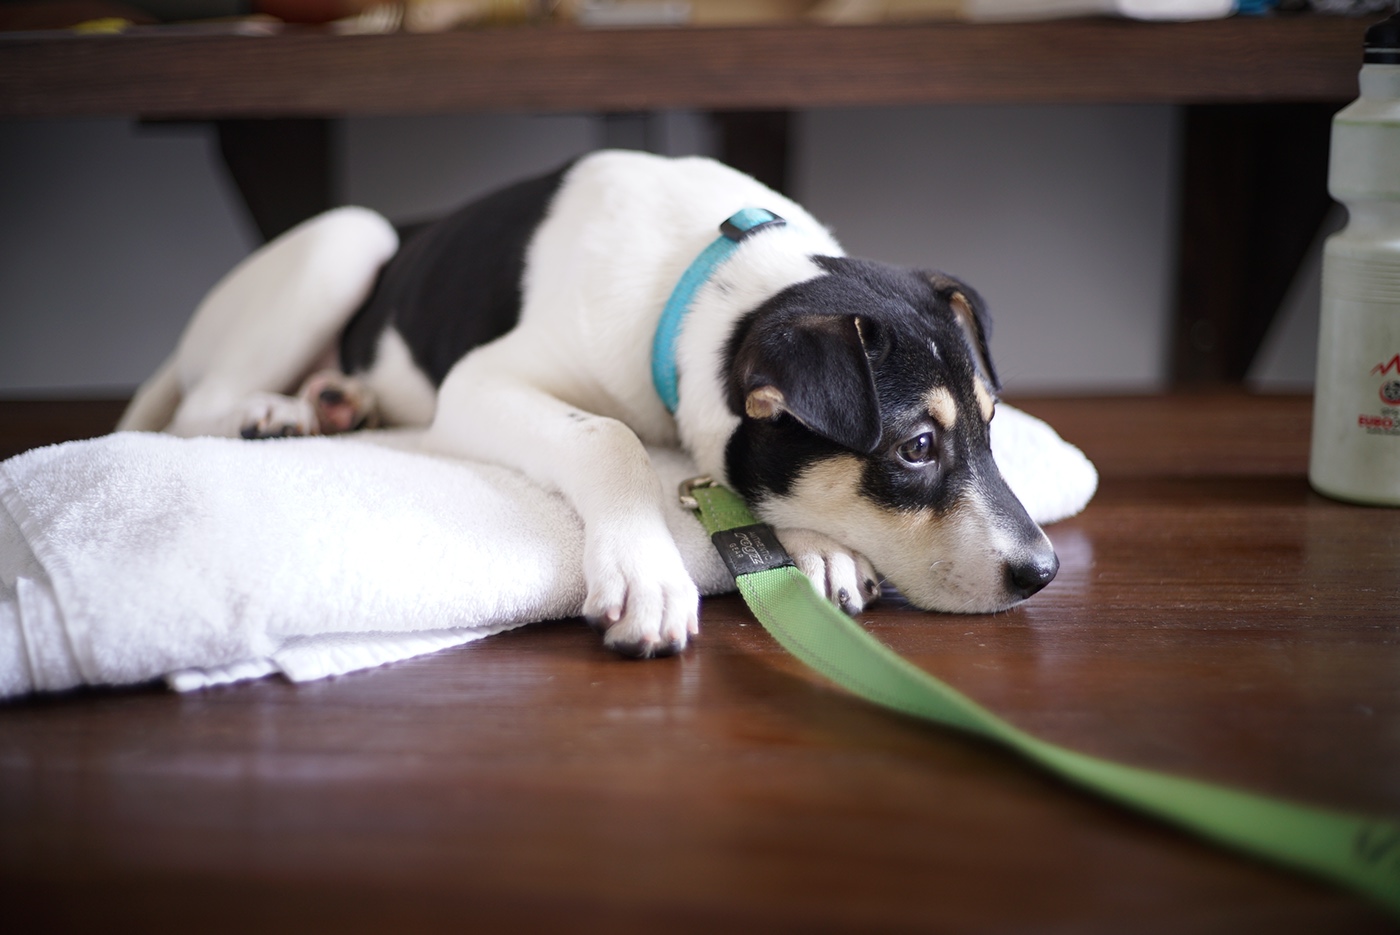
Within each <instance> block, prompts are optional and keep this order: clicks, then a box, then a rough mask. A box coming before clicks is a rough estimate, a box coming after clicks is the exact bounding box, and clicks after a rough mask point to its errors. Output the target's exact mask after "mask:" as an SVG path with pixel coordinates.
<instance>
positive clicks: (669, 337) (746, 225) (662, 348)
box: [651, 208, 787, 413]
mask: <svg viewBox="0 0 1400 935" xmlns="http://www.w3.org/2000/svg"><path fill="white" fill-rule="evenodd" d="M786 223H787V222H786V221H784V220H783V219H782V218H780V217H778V216H777V215H776V214H774V213H773V212H772V211H767V210H765V209H763V208H745V209H744V210H742V211H740V212H738V213H737V214H734V215H732V216H731V217H730V218H729V220H727V221H725V222H724V223H723V224H721V225H720V226H719V230H720V234H721V235H722V236H720V237H719V238H718V239H717V240H715V242H714V243H712V244H710V245H709V246H708V247H706V248H705V250H704V251H703V252H702V253H701V254H700V255H699V256H698V257H696V258H695V262H694V263H691V264H690V266H689V268H687V269H686V271H685V273H684V274H682V276H681V278H680V282H678V283H676V288H675V289H674V290H672V292H671V298H670V299H668V300H667V302H666V308H665V309H664V310H663V311H662V312H661V321H660V322H658V323H657V326H656V338H655V340H654V341H653V342H652V345H651V382H652V383H653V384H654V385H655V386H656V394H657V395H658V396H660V397H661V401H662V402H663V403H665V404H666V409H667V411H668V412H671V413H674V412H675V411H676V405H677V403H678V402H679V400H680V395H679V392H678V390H677V383H678V379H679V377H678V374H677V371H676V337H677V336H678V335H679V334H680V332H681V322H682V321H684V320H685V315H686V313H687V312H689V311H690V305H691V303H692V302H694V301H695V293H697V292H699V291H700V287H701V286H703V285H705V283H707V282H708V281H709V279H710V276H712V275H713V274H714V271H715V270H716V269H718V268H719V266H720V264H722V263H723V262H724V261H725V260H727V259H729V257H730V255H731V254H732V253H733V252H734V251H735V250H737V249H738V248H739V244H740V243H742V242H743V240H744V238H746V237H748V236H749V235H750V234H753V233H755V232H757V231H759V230H762V229H763V228H766V227H782V226H783V225H785V224H786Z"/></svg>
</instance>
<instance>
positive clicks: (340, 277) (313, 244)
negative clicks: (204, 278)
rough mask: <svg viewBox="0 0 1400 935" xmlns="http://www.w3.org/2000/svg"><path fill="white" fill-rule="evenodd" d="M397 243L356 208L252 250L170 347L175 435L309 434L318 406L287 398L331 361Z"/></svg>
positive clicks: (378, 221)
mask: <svg viewBox="0 0 1400 935" xmlns="http://www.w3.org/2000/svg"><path fill="white" fill-rule="evenodd" d="M397 247H398V236H397V235H396V234H395V233H394V229H393V227H392V226H391V225H390V224H389V222H388V221H386V220H384V218H382V217H380V216H379V215H378V214H375V213H374V212H372V211H367V210H365V209H363V208H338V209H336V210H334V211H329V212H327V213H325V214H322V215H320V216H318V217H315V218H312V219H311V220H309V221H306V222H304V223H302V224H300V225H298V226H297V227H294V228H293V229H292V230H290V231H288V232H287V233H285V234H283V235H282V236H280V237H278V238H277V239H276V240H274V241H272V242H271V243H269V244H267V245H266V246H264V247H262V248H260V249H259V250H257V251H255V252H254V253H253V254H251V255H250V256H249V257H248V258H247V259H245V260H244V261H243V262H242V263H240V264H238V266H236V267H234V269H233V270H232V271H231V272H230V273H229V274H228V275H227V276H225V277H224V278H223V279H222V280H220V282H219V283H218V284H217V285H216V286H215V287H214V288H213V289H212V290H211V291H210V292H209V295H208V296H206V297H205V299H204V301H203V302H201V303H200V306H199V308H198V309H196V310H195V313H194V316H193V317H192V318H191V319H190V323H189V325H187V326H186V328H185V332H184V334H183V335H182V336H181V338H180V344H179V346H178V347H177V348H176V351H175V356H174V362H175V373H176V377H177V380H178V386H179V392H180V402H179V405H178V407H177V408H176V410H175V412H174V414H173V416H172V417H171V419H170V421H169V424H168V425H166V426H163V427H164V428H165V430H166V431H168V432H171V433H172V434H175V435H225V436H237V435H240V434H242V435H245V436H249V437H259V436H264V435H282V434H308V433H310V432H312V431H315V427H316V426H317V425H318V424H319V423H318V420H317V414H316V412H315V406H314V405H312V404H311V403H310V402H308V401H306V400H302V399H299V398H297V397H293V396H290V395H286V394H290V393H292V392H294V391H295V390H296V388H297V386H298V384H299V383H300V382H301V381H302V380H304V379H305V378H306V376H307V375H308V374H310V373H311V372H312V371H314V370H315V369H317V367H318V366H323V365H324V362H326V361H328V360H329V361H333V360H334V359H335V357H334V348H335V342H336V339H337V337H338V335H339V333H340V330H341V329H342V328H343V327H344V326H345V323H346V322H347V321H349V319H350V317H351V316H352V315H353V314H354V313H355V310H356V309H357V308H358V307H359V306H360V304H361V303H362V302H363V301H364V300H365V298H366V297H367V296H368V295H369V292H370V290H371V289H372V288H373V286H374V281H375V277H376V276H377V274H378V271H379V268H380V267H381V266H382V265H383V264H384V262H385V261H387V260H388V259H389V257H390V256H392V255H393V253H394V251H395V250H396V249H397Z"/></svg>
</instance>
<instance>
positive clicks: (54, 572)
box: [0, 406, 1097, 696]
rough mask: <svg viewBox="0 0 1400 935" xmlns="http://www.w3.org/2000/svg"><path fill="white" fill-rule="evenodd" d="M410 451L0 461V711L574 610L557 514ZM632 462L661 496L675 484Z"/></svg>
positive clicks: (1034, 495) (305, 662)
mask: <svg viewBox="0 0 1400 935" xmlns="http://www.w3.org/2000/svg"><path fill="white" fill-rule="evenodd" d="M993 429H994V430H993V433H992V435H993V447H994V450H995V452H996V456H997V460H998V463H999V464H1001V466H1002V469H1003V472H1004V473H1005V474H1006V476H1007V481H1008V483H1009V484H1010V485H1011V487H1012V489H1013V490H1015V491H1016V492H1017V493H1018V495H1019V496H1021V498H1022V500H1023V502H1025V503H1026V505H1027V509H1028V510H1029V512H1030V513H1031V515H1032V516H1033V517H1035V518H1036V519H1038V520H1040V521H1042V522H1051V521H1054V520H1057V519H1060V518H1063V517H1065V516H1068V515H1072V514H1073V513H1076V512H1078V511H1079V510H1080V509H1082V508H1083V507H1084V505H1085V504H1086V503H1087V502H1088V500H1089V498H1090V497H1091V496H1092V495H1093V492H1094V489H1095V487H1096V484H1097V475H1096V474H1095V472H1094V469H1093V466H1092V465H1091V464H1090V463H1089V462H1088V460H1087V459H1085V458H1084V456H1083V455H1082V454H1081V453H1080V452H1079V451H1078V449H1075V448H1073V447H1072V446H1070V445H1068V444H1067V443H1065V442H1064V441H1062V440H1061V439H1060V438H1059V436H1058V435H1056V434H1055V433H1054V431H1053V430H1051V429H1050V428H1049V427H1048V426H1046V425H1045V424H1044V423H1043V422H1040V421H1039V420H1036V419H1033V418H1032V417H1030V416H1028V415H1026V414H1024V413H1021V412H1019V411H1017V410H1015V409H1012V408H1011V407H1008V406H1003V407H1001V409H1000V410H999V412H998V415H997V418H996V419H995V420H994V422H993ZM411 443H412V439H411V438H409V439H407V440H405V438H404V437H403V436H396V435H393V434H390V433H383V434H365V435H361V436H359V437H353V438H352V437H342V438H334V439H332V438H304V439H282V440H274V441H260V442H245V441H242V440H235V439H218V438H196V439H179V438H174V437H171V436H166V435H156V434H148V433H135V432H125V433H119V434H115V435H109V436H106V437H104V438H98V439H93V440H90V441H84V442H71V443H68V444H65V445H57V446H52V447H48V448H42V449H38V450H35V451H30V452H27V453H25V454H22V455H19V456H17V457H15V458H11V459H10V460H8V461H6V462H4V463H0V696H14V695H19V694H24V693H28V692H34V691H56V690H61V689H65V688H71V687H73V686H77V685H84V684H86V685H124V684H133V683H139V682H145V681H149V680H151V679H157V678H162V677H163V678H165V679H166V680H167V682H168V683H169V684H170V685H171V686H172V687H174V688H177V689H180V690H186V689H191V688H200V687H204V686H206V685H211V684H221V683H226V682H230V681H236V680H239V679H244V678H257V677H261V676H265V675H268V674H272V673H281V674H283V675H285V676H286V677H288V678H290V679H292V680H294V681H305V680H309V679H315V678H322V677H324V676H327V675H334V674H339V673H343V672H348V671H354V670H356V669H362V668H367V667H370V666H374V665H379V664H382V663H384V662H390V661H394V660H398V659H404V658H408V657H411V656H415V655H420V654H422V653H426V652H433V651H436V650H439V649H443V648H445V647H448V646H455V645H459V644H461V643H465V642H469V641H471V640H474V639H479V638H481V637H483V636H487V635H489V634H492V633H497V632H500V631H502V630H506V629H510V628H512V627H517V626H520V625H522V624H526V623H531V622H533V621H538V620H546V619H555V618H560V617H569V616H574V615H576V614H578V613H579V610H580V608H581V607H582V604H583V596H584V583H583V571H582V555H583V532H582V527H581V525H580V523H579V520H578V518H577V516H576V515H575V514H574V513H573V511H572V510H571V509H570V507H569V506H568V504H567V503H566V502H565V501H564V500H563V498H562V497H560V496H558V495H557V494H554V493H551V492H549V491H546V490H544V489H543V488H541V487H538V486H536V485H535V484H533V483H532V482H530V481H529V480H527V479H526V478H524V477H523V476H522V475H520V474H518V473H516V472H514V471H511V470H508V469H505V468H501V467H495V466H491V465H484V464H469V463H463V462H459V461H453V460H449V459H446V458H439V457H434V456H429V455H425V454H422V453H418V452H416V451H412V450H402V449H403V448H404V447H410V446H411ZM652 459H653V463H654V464H655V466H656V468H657V471H658V473H659V474H660V475H661V477H662V480H663V482H664V483H665V484H666V485H667V486H668V487H669V488H670V489H675V485H676V484H678V483H679V482H680V481H681V480H682V479H684V478H685V477H688V476H690V475H691V474H693V473H694V469H693V467H692V466H691V464H690V463H689V461H688V459H687V458H686V457H685V456H683V455H681V454H680V453H678V452H674V451H654V452H652ZM667 518H668V521H669V522H670V525H671V529H672V532H673V533H674V534H675V537H676V540H677V542H678V544H679V545H680V548H681V554H682V555H683V556H684V558H685V561H686V566H687V568H688V569H689V570H690V572H691V574H692V576H693V577H694V578H695V581H696V583H697V585H698V586H699V587H700V589H701V591H702V593H705V594H714V593H719V592H723V591H726V590H730V589H732V587H733V581H732V580H731V579H730V578H729V576H728V574H727V572H726V571H725V570H724V567H723V565H722V564H721V563H720V562H719V560H718V557H717V556H716V554H715V552H714V549H713V548H712V547H711V545H710V543H709V540H708V539H707V538H706V536H705V534H704V531H703V529H702V528H701V526H700V524H699V522H698V521H696V519H695V518H694V517H693V516H691V515H689V514H688V513H686V512H685V511H684V510H682V509H681V508H680V506H679V505H678V504H677V505H674V506H673V507H672V508H671V511H670V513H669V514H668V517H667Z"/></svg>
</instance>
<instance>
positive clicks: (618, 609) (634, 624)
mask: <svg viewBox="0 0 1400 935" xmlns="http://www.w3.org/2000/svg"><path fill="white" fill-rule="evenodd" d="M584 575H585V577H586V579H587V583H588V597H587V598H586V599H585V600H584V604H583V615H584V616H585V617H586V618H587V619H588V622H589V623H590V624H592V626H593V628H594V629H595V630H598V631H599V632H601V633H602V634H603V645H604V646H607V647H608V648H609V649H611V650H614V651H615V652H619V653H621V654H622V655H624V656H633V657H636V658H638V659H649V658H652V657H653V656H669V655H672V654H674V653H678V652H680V651H681V650H682V649H685V644H686V640H687V639H688V638H690V637H692V636H695V635H696V634H697V633H699V632H700V592H699V591H698V590H696V587H695V582H693V581H692V580H691V579H690V575H689V574H688V573H687V572H686V570H685V564H684V563H683V562H682V561H681V556H680V552H678V551H677V550H676V546H675V543H674V542H672V541H671V540H670V538H669V537H657V536H652V537H645V538H643V537H636V538H630V537H615V536H606V537H603V536H600V537H598V538H597V539H596V540H595V538H594V537H591V536H590V537H589V542H588V545H587V548H586V552H585V555H584Z"/></svg>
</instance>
